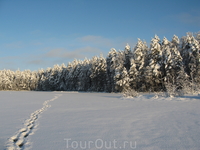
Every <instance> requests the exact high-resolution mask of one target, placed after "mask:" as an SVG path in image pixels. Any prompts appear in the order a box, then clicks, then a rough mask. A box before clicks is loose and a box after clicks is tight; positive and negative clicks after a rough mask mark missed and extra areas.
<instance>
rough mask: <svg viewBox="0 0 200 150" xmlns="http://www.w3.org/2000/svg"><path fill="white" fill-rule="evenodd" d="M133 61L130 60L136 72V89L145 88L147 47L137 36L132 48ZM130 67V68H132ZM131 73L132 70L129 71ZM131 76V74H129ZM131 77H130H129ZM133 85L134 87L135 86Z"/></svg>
mask: <svg viewBox="0 0 200 150" xmlns="http://www.w3.org/2000/svg"><path fill="white" fill-rule="evenodd" d="M133 59H134V60H133V62H131V67H132V65H134V66H133V68H134V69H135V68H136V70H135V72H137V73H135V74H137V86H136V87H137V90H138V91H140V90H142V91H143V90H145V88H146V87H145V70H146V66H147V64H148V47H147V44H146V42H143V41H141V40H140V39H139V38H138V42H137V44H136V46H135V48H134V50H133ZM133 68H132V70H133ZM131 72H132V74H133V71H131ZM131 76H132V75H131ZM131 78H132V77H131ZM136 87H135V88H136Z"/></svg>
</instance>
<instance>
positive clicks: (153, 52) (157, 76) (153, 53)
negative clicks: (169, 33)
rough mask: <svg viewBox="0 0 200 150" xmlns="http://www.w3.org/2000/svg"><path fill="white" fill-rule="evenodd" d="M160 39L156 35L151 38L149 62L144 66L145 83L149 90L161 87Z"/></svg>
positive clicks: (160, 88) (157, 89)
mask: <svg viewBox="0 0 200 150" xmlns="http://www.w3.org/2000/svg"><path fill="white" fill-rule="evenodd" d="M159 42H160V39H159V37H158V36H157V35H155V37H154V38H153V39H152V40H151V45H150V54H149V63H148V66H147V67H146V79H145V80H146V83H147V84H149V85H147V86H148V89H149V90H150V91H160V90H162V89H163V85H162V84H163V83H162V76H163V68H162V66H163V64H162V50H161V44H160V43H159Z"/></svg>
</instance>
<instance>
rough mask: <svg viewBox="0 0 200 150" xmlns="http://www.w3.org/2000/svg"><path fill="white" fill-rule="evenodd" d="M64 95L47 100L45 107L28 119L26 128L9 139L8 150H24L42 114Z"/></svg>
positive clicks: (57, 95) (25, 124)
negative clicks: (51, 103) (50, 103)
mask: <svg viewBox="0 0 200 150" xmlns="http://www.w3.org/2000/svg"><path fill="white" fill-rule="evenodd" d="M61 95H62V94H56V95H55V96H54V98H52V99H50V100H46V101H45V102H44V103H43V107H42V108H41V109H39V110H36V111H35V112H33V113H32V114H31V115H30V118H29V119H27V120H26V121H25V123H24V127H23V128H21V129H20V130H19V131H17V132H16V134H15V135H14V136H12V137H10V138H9V140H8V142H7V143H8V144H7V148H6V149H7V150H23V149H24V145H25V144H26V143H27V140H26V138H27V137H28V136H29V135H30V134H34V132H33V129H35V128H36V121H37V120H38V117H39V116H40V114H41V113H43V112H44V111H45V110H47V108H49V107H51V105H49V102H52V101H54V100H56V99H57V98H58V97H60V96H61Z"/></svg>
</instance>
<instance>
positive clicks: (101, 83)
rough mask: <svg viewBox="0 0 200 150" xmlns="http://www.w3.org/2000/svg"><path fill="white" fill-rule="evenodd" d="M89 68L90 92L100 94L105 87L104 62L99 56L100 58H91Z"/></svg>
mask: <svg viewBox="0 0 200 150" xmlns="http://www.w3.org/2000/svg"><path fill="white" fill-rule="evenodd" d="M91 63H92V66H91V72H92V74H91V75H90V77H91V82H92V86H91V90H92V91H98V92H100V91H101V92H102V91H105V87H106V68H107V66H106V60H105V58H103V56H102V55H101V56H100V57H93V59H92V62H91Z"/></svg>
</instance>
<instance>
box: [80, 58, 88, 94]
mask: <svg viewBox="0 0 200 150" xmlns="http://www.w3.org/2000/svg"><path fill="white" fill-rule="evenodd" d="M90 68H91V60H89V59H87V58H85V59H84V61H83V62H82V66H81V71H80V74H79V81H80V85H79V89H78V90H79V91H88V90H90V87H91V78H90V75H91V70H90Z"/></svg>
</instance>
